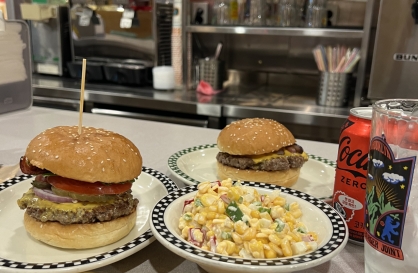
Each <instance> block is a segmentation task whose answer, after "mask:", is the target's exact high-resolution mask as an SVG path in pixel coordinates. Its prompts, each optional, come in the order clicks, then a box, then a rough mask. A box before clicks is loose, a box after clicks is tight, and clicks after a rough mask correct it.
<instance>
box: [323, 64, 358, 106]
mask: <svg viewBox="0 0 418 273" xmlns="http://www.w3.org/2000/svg"><path fill="white" fill-rule="evenodd" d="M350 76H351V74H349V73H330V72H321V80H320V82H319V91H318V97H317V104H318V105H322V106H333V107H341V106H345V105H347V102H348V87H349V83H350Z"/></svg>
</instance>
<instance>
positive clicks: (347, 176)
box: [332, 107, 372, 245]
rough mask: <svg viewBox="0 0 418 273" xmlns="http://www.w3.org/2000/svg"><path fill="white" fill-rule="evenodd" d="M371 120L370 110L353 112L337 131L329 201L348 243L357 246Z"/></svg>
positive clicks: (361, 234) (360, 241) (360, 240)
mask: <svg viewBox="0 0 418 273" xmlns="http://www.w3.org/2000/svg"><path fill="white" fill-rule="evenodd" d="M371 116H372V108H371V107H358V108H353V109H351V110H350V116H349V117H348V118H347V120H346V121H345V122H344V124H343V126H342V127H341V134H340V141H339V147H338V155H337V169H336V171H335V183H334V194H333V198H332V205H333V207H334V208H335V209H336V210H337V211H338V212H339V213H340V214H341V215H342V216H343V217H344V219H345V221H346V222H347V226H348V232H349V237H348V238H349V239H348V240H349V241H350V242H352V243H355V244H359V245H363V241H364V200H365V198H366V180H367V164H368V162H369V160H368V159H369V156H368V155H369V147H370V127H371Z"/></svg>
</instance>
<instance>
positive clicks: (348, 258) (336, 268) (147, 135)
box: [0, 107, 364, 273]
mask: <svg viewBox="0 0 418 273" xmlns="http://www.w3.org/2000/svg"><path fill="white" fill-rule="evenodd" d="M59 125H78V113H76V112H70V111H61V110H54V109H47V108H39V107H32V108H31V109H28V110H23V111H19V112H14V113H8V114H3V115H0V164H5V165H6V164H16V163H18V162H19V158H20V157H21V156H22V155H23V154H24V153H25V149H26V146H27V145H28V143H29V141H30V140H31V139H32V138H33V137H34V136H36V135H37V134H39V133H40V132H42V131H43V130H45V129H47V128H50V127H54V126H59ZM83 125H84V126H93V127H101V128H105V129H108V130H112V131H115V132H117V133H119V134H122V135H124V136H125V137H127V138H129V139H130V140H131V141H132V142H133V143H135V145H136V146H137V147H138V148H139V150H140V151H141V154H142V157H143V161H144V162H143V164H144V166H147V167H150V168H153V169H156V170H159V171H161V172H163V173H165V174H166V175H168V176H169V177H170V178H171V179H173V181H174V182H176V183H177V185H178V186H179V187H183V186H184V184H183V183H182V182H180V181H179V180H176V179H175V178H174V176H172V175H170V172H169V170H168V168H167V159H168V158H169V157H170V156H171V155H172V154H173V153H175V152H177V151H179V150H182V149H185V148H189V147H192V146H196V145H202V144H212V143H216V139H217V136H218V133H219V130H215V129H206V128H196V127H189V126H181V125H173V124H166V123H157V122H150V121H142V120H135V119H127V118H118V117H109V116H100V115H94V114H87V113H84V115H83ZM297 142H298V144H300V145H301V146H302V147H303V148H304V150H305V151H306V152H308V153H310V154H315V155H318V156H321V157H324V158H327V159H330V160H335V159H336V156H337V149H338V146H337V145H336V144H330V143H322V142H315V141H307V140H298V141H297ZM0 202H1V200H0ZM91 272H100V273H111V272H112V273H113V272H118V273H119V272H131V273H133V272H135V273H136V272H138V273H139V272H141V273H142V272H144V273H148V272H161V273H162V272H164V273H165V272H181V273H186V272H187V273H189V272H190V273H193V272H205V271H204V270H203V269H201V268H199V267H198V266H197V265H196V264H194V263H192V262H189V261H187V260H184V259H183V258H181V257H180V256H177V255H175V254H174V253H172V252H170V251H169V250H167V249H165V248H164V247H163V246H162V245H161V244H160V243H159V242H158V241H154V242H153V243H152V244H151V245H149V246H148V247H146V248H145V249H142V250H141V251H139V252H137V253H135V254H133V255H132V256H130V257H128V258H125V259H123V260H121V261H119V262H116V263H114V264H111V265H108V266H105V267H102V268H98V269H95V270H93V271H91ZM300 272H318V273H319V272H321V273H323V272H332V273H338V272H347V273H349V272H350V273H359V272H364V254H363V247H361V246H356V245H353V244H351V243H348V244H347V246H346V247H345V249H344V250H343V251H342V252H341V253H340V254H339V255H338V256H336V257H335V258H333V259H332V260H331V261H330V262H327V263H324V264H322V265H320V266H318V267H315V268H312V269H310V270H306V271H300Z"/></svg>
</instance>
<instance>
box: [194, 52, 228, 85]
mask: <svg viewBox="0 0 418 273" xmlns="http://www.w3.org/2000/svg"><path fill="white" fill-rule="evenodd" d="M199 80H202V81H205V82H207V83H209V84H210V85H211V86H212V88H213V89H214V90H221V89H222V88H223V82H224V80H225V63H224V62H223V61H220V60H215V59H209V58H206V59H200V60H199Z"/></svg>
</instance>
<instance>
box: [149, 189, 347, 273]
mask: <svg viewBox="0 0 418 273" xmlns="http://www.w3.org/2000/svg"><path fill="white" fill-rule="evenodd" d="M242 184H243V185H247V186H253V187H256V188H257V191H258V192H259V193H260V194H271V192H272V191H273V190H274V189H280V190H281V191H282V196H283V197H285V198H286V199H287V200H288V202H294V201H296V202H298V203H299V206H300V208H301V210H302V213H303V216H302V218H301V221H302V222H303V223H304V224H305V225H306V227H307V228H308V230H309V231H315V232H317V233H318V249H317V250H315V251H313V252H310V253H307V254H302V255H296V256H292V257H286V258H276V259H244V258H237V257H230V256H224V255H220V254H216V253H213V252H209V251H205V250H202V249H201V248H199V247H196V246H194V245H192V244H190V243H188V242H187V241H186V240H184V239H183V238H182V237H181V233H180V230H179V228H178V221H179V218H180V216H181V214H182V209H183V204H184V201H185V200H189V199H191V198H193V197H194V196H195V194H196V191H197V185H193V186H188V187H184V188H181V189H179V190H178V191H176V192H173V193H171V194H169V195H167V196H166V197H164V198H162V199H161V200H160V201H159V202H158V203H157V204H156V205H155V207H154V208H153V210H152V211H151V217H150V218H151V221H150V226H151V231H152V232H153V234H154V236H155V238H156V239H157V240H158V241H159V242H160V243H161V244H162V245H164V246H165V247H166V248H168V249H169V250H171V251H172V252H174V253H175V254H177V255H179V256H181V257H183V258H185V259H187V260H190V261H192V262H195V263H197V264H198V265H199V266H201V267H202V268H203V269H205V270H206V271H208V272H213V273H215V272H216V273H221V272H225V273H242V272H257V271H259V272H263V273H277V272H292V271H297V270H303V269H307V268H311V267H314V266H317V265H320V264H322V263H325V262H327V261H329V260H330V259H331V258H333V257H334V256H335V255H337V254H338V253H339V252H340V251H341V250H342V249H343V248H344V247H345V245H346V244H347V240H348V228H347V225H346V223H345V221H344V220H343V218H342V217H341V216H340V214H338V213H337V212H336V211H335V210H334V209H333V208H332V207H331V206H329V205H328V204H326V203H324V202H322V201H320V200H318V199H316V198H315V197H312V196H310V195H308V194H306V193H302V192H299V191H297V190H293V189H289V188H284V187H279V186H275V185H269V184H265V183H258V182H242Z"/></svg>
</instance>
